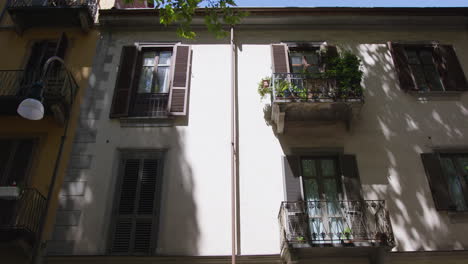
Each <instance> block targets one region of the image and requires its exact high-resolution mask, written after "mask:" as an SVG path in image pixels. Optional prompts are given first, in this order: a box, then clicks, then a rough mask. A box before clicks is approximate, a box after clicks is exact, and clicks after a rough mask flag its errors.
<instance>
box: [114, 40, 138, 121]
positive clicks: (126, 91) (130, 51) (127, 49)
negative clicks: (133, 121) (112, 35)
mask: <svg viewBox="0 0 468 264" xmlns="http://www.w3.org/2000/svg"><path fill="white" fill-rule="evenodd" d="M137 54H138V51H137V48H136V47H135V46H124V47H122V55H121V56H120V66H119V73H118V74H117V81H116V83H115V89H114V98H113V99H112V106H111V111H110V117H111V118H115V117H124V116H128V111H129V108H130V97H131V93H132V84H133V76H134V74H135V66H136V58H137Z"/></svg>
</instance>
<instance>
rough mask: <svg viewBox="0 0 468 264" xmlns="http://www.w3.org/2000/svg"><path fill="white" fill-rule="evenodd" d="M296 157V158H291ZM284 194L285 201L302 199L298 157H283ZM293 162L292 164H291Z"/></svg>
mask: <svg viewBox="0 0 468 264" xmlns="http://www.w3.org/2000/svg"><path fill="white" fill-rule="evenodd" d="M291 157H297V158H291ZM282 160H283V175H284V194H285V201H289V202H292V201H298V200H301V199H302V191H301V178H300V177H298V176H299V171H298V170H299V169H300V168H299V157H298V156H287V157H283V158H282ZM291 163H293V164H291Z"/></svg>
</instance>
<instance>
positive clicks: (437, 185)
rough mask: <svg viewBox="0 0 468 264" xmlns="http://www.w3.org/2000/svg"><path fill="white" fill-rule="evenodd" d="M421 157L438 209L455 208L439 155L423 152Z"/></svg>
mask: <svg viewBox="0 0 468 264" xmlns="http://www.w3.org/2000/svg"><path fill="white" fill-rule="evenodd" d="M421 159H422V163H423V166H424V169H425V171H426V176H427V180H428V182H429V187H430V189H431V192H432V198H433V199H434V204H435V207H436V209H437V210H443V211H447V210H450V209H453V208H454V204H453V202H452V199H451V198H450V194H449V192H448V190H449V188H448V184H447V180H446V178H445V177H444V173H443V170H442V166H441V164H440V160H439V157H438V155H437V154H435V153H422V154H421Z"/></svg>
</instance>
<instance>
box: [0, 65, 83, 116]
mask: <svg viewBox="0 0 468 264" xmlns="http://www.w3.org/2000/svg"><path fill="white" fill-rule="evenodd" d="M39 78H40V77H39V74H38V73H36V72H26V71H24V70H0V115H16V109H17V108H18V104H19V103H20V102H21V101H22V100H23V99H24V98H26V97H27V96H28V95H29V94H31V90H32V84H34V83H35V82H37V81H38V80H39ZM44 80H45V81H44V84H45V86H44V87H45V88H44V92H43V98H44V106H45V107H46V108H45V114H46V115H50V114H53V115H54V116H55V117H56V119H57V120H58V121H59V123H62V122H63V117H64V115H66V114H67V113H66V111H67V109H68V108H69V106H70V105H71V98H72V97H74V96H75V94H76V91H77V90H78V85H77V84H76V81H75V79H74V78H73V76H72V75H71V74H70V72H68V71H67V70H65V69H63V68H61V67H58V68H55V69H54V68H51V69H50V70H49V71H48V73H47V75H46V76H45V79H44Z"/></svg>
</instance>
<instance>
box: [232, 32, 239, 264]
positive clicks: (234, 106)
mask: <svg viewBox="0 0 468 264" xmlns="http://www.w3.org/2000/svg"><path fill="white" fill-rule="evenodd" d="M236 48H237V47H236V44H235V43H234V27H232V26H231V235H232V245H231V246H232V257H231V261H232V264H235V263H236V255H237V252H238V233H237V232H238V224H239V223H238V221H237V219H238V211H237V206H238V202H237V199H238V186H237V182H238V178H237V100H236V96H237V91H236V81H237V76H236Z"/></svg>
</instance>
